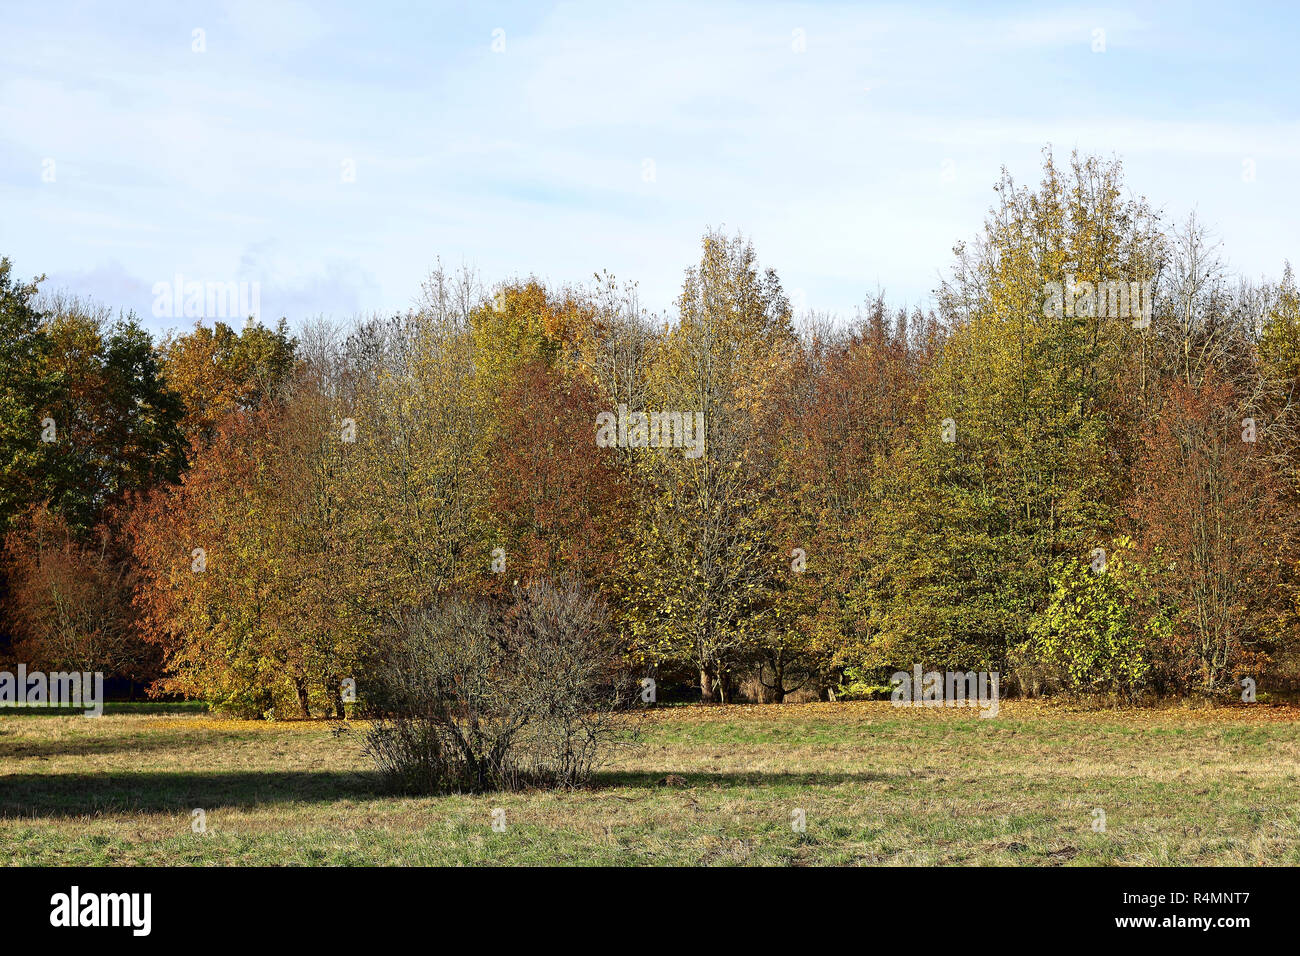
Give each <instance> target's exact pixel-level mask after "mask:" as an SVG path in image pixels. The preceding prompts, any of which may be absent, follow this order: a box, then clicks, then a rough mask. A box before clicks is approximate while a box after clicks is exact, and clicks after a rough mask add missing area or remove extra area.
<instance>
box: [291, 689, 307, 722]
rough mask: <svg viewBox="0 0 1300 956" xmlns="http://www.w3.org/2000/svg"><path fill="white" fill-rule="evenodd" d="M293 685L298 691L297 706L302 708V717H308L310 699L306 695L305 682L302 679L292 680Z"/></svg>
mask: <svg viewBox="0 0 1300 956" xmlns="http://www.w3.org/2000/svg"><path fill="white" fill-rule="evenodd" d="M293 685H294V688H295V689H296V690H297V691H298V706H299V707H300V708H301V709H302V716H303V719H304V720H305V719H307V718H310V717H311V704H310V699H309V698H308V696H307V682H306V681H303V680H295V681H294V682H293Z"/></svg>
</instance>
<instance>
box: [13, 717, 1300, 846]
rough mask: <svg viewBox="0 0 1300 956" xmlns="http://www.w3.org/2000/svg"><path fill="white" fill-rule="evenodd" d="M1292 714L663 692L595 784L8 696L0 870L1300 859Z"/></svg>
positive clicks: (347, 737)
mask: <svg viewBox="0 0 1300 956" xmlns="http://www.w3.org/2000/svg"><path fill="white" fill-rule="evenodd" d="M1298 719H1300V708H1297V707H1294V706H1281V705H1279V706H1269V705H1265V704H1256V705H1251V706H1248V707H1245V706H1243V707H1219V708H1191V707H1169V708H1163V709H1144V710H1110V709H1102V710H1096V709H1085V708H1082V707H1077V706H1062V705H1045V704H1042V703H1038V702H1034V701H1004V702H1003V703H1002V707H1001V712H1000V714H999V716H998V717H997V718H995V719H980V718H978V717H976V716H975V712H973V711H966V710H943V709H922V708H917V709H904V708H895V707H892V706H891V705H890V704H889V703H888V702H861V703H843V702H841V703H834V704H827V703H812V704H790V705H784V706H710V707H704V706H683V707H663V708H659V709H657V710H654V711H652V712H650V713H648V714H647V715H646V716H645V717H644V718H643V719H641V720H639V721H638V724H639V740H638V741H637V742H636V743H634V744H631V745H628V746H625V747H623V748H620V749H619V751H618V752H617V753H616V754H615V756H614V759H613V761H612V763H611V764H609V765H608V766H606V767H605V768H603V770H602V771H601V772H600V773H598V774H597V776H596V779H595V782H594V784H593V785H592V786H591V787H589V788H586V789H581V790H574V791H527V792H518V793H495V794H484V795H447V796H437V797H411V796H397V795H392V794H386V793H384V792H383V791H382V790H381V789H380V786H379V782H378V780H377V778H376V777H375V775H374V773H373V771H372V769H371V768H370V766H369V764H368V761H367V760H366V758H365V756H364V754H363V753H362V741H361V735H362V731H363V730H364V725H363V724H361V723H360V722H356V721H352V722H347V724H346V725H345V724H343V723H342V722H338V721H333V722H328V721H296V722H295V721H289V722H284V721H256V722H254V721H235V720H225V719H218V718H215V717H213V716H211V715H208V714H204V713H199V712H195V711H193V710H190V711H179V712H161V713H160V712H136V711H132V710H130V709H129V708H128V709H125V712H124V710H123V709H119V710H117V711H116V712H115V711H114V710H112V709H110V711H109V712H108V713H106V714H105V715H104V716H103V717H100V718H97V719H87V718H84V717H80V716H55V715H49V714H21V715H19V714H14V713H12V712H11V713H7V714H5V715H2V716H0V863H4V864H6V865H15V864H17V865H64V864H84V865H139V864H146V865H168V866H175V865H256V866H269V865H369V864H391V865H467V864H484V863H487V864H510V865H545V864H561V865H567V864H582V865H611V866H618V865H633V864H636V865H647V864H649V865H683V864H690V865H695V864H705V865H804V864H830V865H838V864H849V865H855V864H868V865H878V864H886V865H925V864H958V865H969V864H984V865H990V864H991V865H1111V864H1116V865H1142V866H1149V865H1162V864H1165V865H1187V864H1197V865H1228V864H1235V865H1283V864H1286V865H1297V864H1300V806H1297V797H1300V723H1297V720H1298ZM196 809H197V810H202V811H203V814H202V820H203V829H204V830H205V832H203V833H196V832H194V827H193V823H194V820H195V817H194V816H193V811H194V810H196ZM496 810H501V811H504V828H503V829H499V830H494V828H493V819H494V817H493V813H494V811H496ZM797 810H802V811H803V820H804V822H805V828H804V830H803V832H798V831H797V830H796V828H795V826H794V825H793V824H794V823H795V822H796V818H797V814H796V813H795V811H797ZM1098 811H1103V812H1104V829H1102V828H1101V825H1100V824H1101V820H1102V818H1101V817H1100V816H1099V815H1098ZM496 819H497V820H498V821H499V822H500V821H501V820H502V817H501V816H500V814H498V815H497V817H496Z"/></svg>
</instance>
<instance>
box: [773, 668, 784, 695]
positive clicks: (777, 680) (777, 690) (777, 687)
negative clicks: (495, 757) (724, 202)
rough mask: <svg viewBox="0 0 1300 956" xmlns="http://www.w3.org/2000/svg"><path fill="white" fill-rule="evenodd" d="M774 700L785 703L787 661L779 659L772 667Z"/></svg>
mask: <svg viewBox="0 0 1300 956" xmlns="http://www.w3.org/2000/svg"><path fill="white" fill-rule="evenodd" d="M772 702H773V703H777V704H784V703H785V662H784V661H778V662H777V663H776V665H775V666H774V667H773V668H772Z"/></svg>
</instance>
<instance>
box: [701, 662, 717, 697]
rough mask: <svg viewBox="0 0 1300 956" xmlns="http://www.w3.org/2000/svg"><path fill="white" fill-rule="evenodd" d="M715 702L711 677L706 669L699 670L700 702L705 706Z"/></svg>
mask: <svg viewBox="0 0 1300 956" xmlns="http://www.w3.org/2000/svg"><path fill="white" fill-rule="evenodd" d="M715 700H716V697H715V696H714V688H713V675H712V674H710V673H709V670H708V668H707V667H701V668H700V701H701V702H702V703H705V704H712V703H713V702H714V701H715Z"/></svg>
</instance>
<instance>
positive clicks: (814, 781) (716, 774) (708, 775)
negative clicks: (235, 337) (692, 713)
mask: <svg viewBox="0 0 1300 956" xmlns="http://www.w3.org/2000/svg"><path fill="white" fill-rule="evenodd" d="M899 776H900V775H899V774H887V773H871V772H865V771H848V770H831V771H818V770H808V771H785V770H781V771H771V770H748V771H746V770H730V771H725V772H720V771H716V770H660V771H657V772H656V771H648V770H646V771H640V770H627V771H622V770H607V771H601V772H599V773H597V774H596V775H595V779H594V780H593V786H594V787H595V788H596V789H607V788H610V787H645V788H648V789H664V790H671V789H675V788H680V789H684V790H688V789H690V788H691V787H783V786H800V787H805V786H814V787H835V786H839V785H840V784H845V783H855V784H861V783H880V782H882V781H886V780H894V779H897V778H898V777H899ZM673 777H675V778H678V779H677V780H674V781H673V782H672V783H666V782H665V781H667V780H668V779H669V778H673ZM680 781H685V782H684V783H683V782H680Z"/></svg>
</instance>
